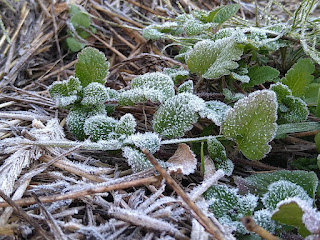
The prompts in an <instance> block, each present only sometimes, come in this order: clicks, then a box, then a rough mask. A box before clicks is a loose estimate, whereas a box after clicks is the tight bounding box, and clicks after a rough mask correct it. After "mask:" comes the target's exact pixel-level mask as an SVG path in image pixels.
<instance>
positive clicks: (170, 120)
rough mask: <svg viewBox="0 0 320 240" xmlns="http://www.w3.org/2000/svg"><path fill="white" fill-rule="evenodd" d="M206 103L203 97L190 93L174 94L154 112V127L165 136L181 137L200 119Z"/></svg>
mask: <svg viewBox="0 0 320 240" xmlns="http://www.w3.org/2000/svg"><path fill="white" fill-rule="evenodd" d="M204 105H205V104H204V101H203V99H201V98H199V97H197V96H196V95H193V94H190V93H181V94H178V95H176V96H173V97H171V98H169V99H168V100H167V101H166V102H165V103H164V104H162V105H160V107H159V108H158V110H157V111H156V113H155V114H154V117H153V129H154V130H155V132H157V133H159V134H160V135H161V136H163V137H168V138H173V137H181V136H183V135H184V133H185V132H186V131H189V130H191V129H192V124H193V123H196V122H197V121H198V118H199V115H198V112H199V111H201V110H202V109H203V108H204Z"/></svg>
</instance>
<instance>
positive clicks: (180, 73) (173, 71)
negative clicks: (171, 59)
mask: <svg viewBox="0 0 320 240" xmlns="http://www.w3.org/2000/svg"><path fill="white" fill-rule="evenodd" d="M163 73H165V74H167V75H169V76H170V77H171V78H172V80H173V81H174V82H175V83H177V82H179V81H182V80H185V79H187V77H188V76H189V71H187V70H185V69H184V68H183V67H172V68H164V69H163Z"/></svg>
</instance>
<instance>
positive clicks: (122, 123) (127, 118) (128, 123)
mask: <svg viewBox="0 0 320 240" xmlns="http://www.w3.org/2000/svg"><path fill="white" fill-rule="evenodd" d="M136 126H137V123H136V120H135V118H134V116H133V115H132V114H131V113H127V114H125V115H123V116H122V117H121V118H120V120H119V122H118V124H117V126H116V129H115V131H116V133H118V134H125V135H131V134H133V133H134V132H135V131H136Z"/></svg>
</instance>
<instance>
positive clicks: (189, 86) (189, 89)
mask: <svg viewBox="0 0 320 240" xmlns="http://www.w3.org/2000/svg"><path fill="white" fill-rule="evenodd" d="M183 92H185V93H193V81H192V80H189V81H186V82H184V83H183V84H181V85H180V86H179V88H178V93H183Z"/></svg>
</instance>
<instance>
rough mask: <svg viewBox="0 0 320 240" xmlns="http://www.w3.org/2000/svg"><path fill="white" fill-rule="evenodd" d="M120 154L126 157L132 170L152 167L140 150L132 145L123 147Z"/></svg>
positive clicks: (138, 170) (137, 170) (136, 170)
mask: <svg viewBox="0 0 320 240" xmlns="http://www.w3.org/2000/svg"><path fill="white" fill-rule="evenodd" d="M122 155H123V156H124V157H125V158H126V159H127V161H128V164H129V165H130V167H131V168H132V170H133V172H140V171H143V170H146V169H149V168H152V167H153V165H152V164H151V163H150V161H149V160H148V159H147V158H146V156H145V154H144V153H143V152H141V151H140V150H137V149H134V148H132V147H123V148H122Z"/></svg>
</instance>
